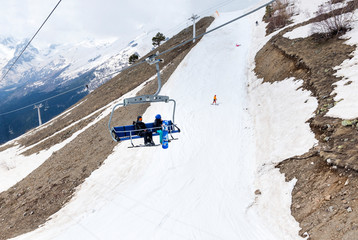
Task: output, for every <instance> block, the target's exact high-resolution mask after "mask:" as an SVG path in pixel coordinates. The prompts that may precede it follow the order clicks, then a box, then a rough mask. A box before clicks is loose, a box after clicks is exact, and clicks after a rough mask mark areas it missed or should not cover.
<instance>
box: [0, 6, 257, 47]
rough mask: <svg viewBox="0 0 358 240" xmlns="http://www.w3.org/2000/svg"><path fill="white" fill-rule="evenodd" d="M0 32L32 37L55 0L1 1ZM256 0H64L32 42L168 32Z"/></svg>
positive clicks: (4, 34) (18, 37)
mask: <svg viewBox="0 0 358 240" xmlns="http://www.w3.org/2000/svg"><path fill="white" fill-rule="evenodd" d="M0 2H1V8H0V28H1V31H0V35H1V36H13V37H14V38H16V39H23V38H31V37H32V36H33V35H34V33H35V32H36V31H37V29H38V28H39V27H40V25H41V24H42V23H43V21H44V20H45V19H46V17H47V16H48V15H49V13H50V12H51V10H52V9H53V8H54V7H55V6H56V4H57V3H58V2H59V0H0ZM258 2H259V0H151V1H148V0H131V1H129V0H126V1H124V0H62V1H61V3H60V4H59V6H58V7H57V9H56V10H55V12H54V13H53V14H52V16H51V17H50V19H49V20H48V21H47V23H46V24H45V25H44V27H43V28H42V30H41V31H40V33H39V34H38V35H37V37H36V38H35V40H34V41H33V42H32V43H33V44H34V45H46V44H53V43H65V42H68V43H73V42H80V41H83V40H88V39H94V40H106V39H112V40H113V39H118V38H121V39H124V40H125V41H127V40H128V41H129V40H131V39H133V38H134V37H136V36H138V35H139V34H140V33H142V32H145V31H146V32H150V31H160V32H163V33H164V35H166V36H170V35H172V34H175V33H176V32H178V31H179V30H181V29H183V28H184V27H186V26H188V21H187V19H188V18H189V17H190V16H191V14H192V13H195V14H199V15H200V16H207V15H211V14H212V13H214V12H215V11H216V10H218V11H227V10H228V9H230V10H231V9H235V10H237V9H243V8H246V7H249V6H252V5H254V4H256V3H258Z"/></svg>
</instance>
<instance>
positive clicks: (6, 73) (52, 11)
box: [0, 0, 62, 81]
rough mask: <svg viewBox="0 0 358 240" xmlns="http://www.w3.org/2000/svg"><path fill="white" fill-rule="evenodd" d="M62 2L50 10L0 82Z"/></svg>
mask: <svg viewBox="0 0 358 240" xmlns="http://www.w3.org/2000/svg"><path fill="white" fill-rule="evenodd" d="M61 1H62V0H59V1H58V3H57V4H56V6H55V7H54V8H53V9H52V11H51V12H50V14H49V15H48V16H47V18H46V19H45V21H44V22H43V23H42V24H41V26H40V27H39V29H38V30H37V31H36V33H35V34H34V35H33V36H32V38H31V39H30V41H29V42H28V43H27V44H26V46H25V47H24V49H22V51H21V52H20V54H19V56H17V58H16V59H15V61H14V62H13V63H12V64H11V66H10V67H9V69H8V70H7V71H6V73H5V74H4V76H3V77H2V78H1V80H0V81H2V80H4V79H5V77H6V76H7V74H8V73H9V72H10V70H11V69H12V68H13V67H14V65H15V64H16V62H17V61H18V60H19V58H20V57H21V55H22V54H23V53H24V52H25V50H26V48H27V47H28V46H29V45H30V43H31V42H32V40H33V39H34V38H35V37H36V35H37V34H38V33H39V32H40V30H41V28H42V27H43V26H44V25H45V23H46V22H47V20H48V19H49V18H50V16H51V15H52V13H53V12H54V11H55V9H56V8H57V6H58V5H59V4H60V2H61Z"/></svg>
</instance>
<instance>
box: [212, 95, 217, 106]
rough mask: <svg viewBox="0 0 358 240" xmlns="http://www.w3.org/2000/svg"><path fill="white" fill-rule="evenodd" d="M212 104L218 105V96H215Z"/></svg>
mask: <svg viewBox="0 0 358 240" xmlns="http://www.w3.org/2000/svg"><path fill="white" fill-rule="evenodd" d="M212 104H215V105H216V95H214V100H213V103H212Z"/></svg>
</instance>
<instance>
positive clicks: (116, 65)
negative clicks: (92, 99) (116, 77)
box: [0, 34, 151, 96]
mask: <svg viewBox="0 0 358 240" xmlns="http://www.w3.org/2000/svg"><path fill="white" fill-rule="evenodd" d="M28 41H29V40H28V39H25V40H22V41H18V40H15V39H14V38H12V37H6V38H5V37H2V38H0V67H1V68H2V71H1V73H0V77H1V78H2V77H3V76H4V75H5V74H6V73H7V71H8V70H9V68H10V67H11V66H12V64H13V63H14V61H15V60H16V58H17V57H18V56H19V54H20V53H21V51H22V50H23V49H24V47H25V46H26V44H27V43H28ZM123 46H125V47H123ZM150 48H151V41H150V36H149V35H148V34H143V35H141V36H139V37H137V38H136V39H135V40H133V41H131V42H130V43H128V44H126V43H123V42H122V41H121V40H116V41H111V42H110V41H106V42H105V41H94V40H86V41H83V42H80V43H77V44H75V45H66V44H65V45H49V47H47V48H44V49H39V48H36V47H35V45H32V44H30V45H29V46H28V47H27V49H26V51H25V52H24V53H23V54H22V56H21V57H20V58H19V59H18V60H17V62H16V64H15V65H14V66H13V67H12V69H11V70H10V71H9V72H8V73H7V75H6V76H5V78H4V79H3V81H1V82H0V89H4V88H8V87H11V88H12V89H14V87H15V89H16V90H17V91H18V90H19V87H21V90H22V91H21V94H22V95H26V94H27V93H29V92H32V91H46V92H48V91H51V90H53V89H56V88H58V87H59V86H64V85H69V84H72V83H73V82H72V81H74V80H76V79H78V78H80V77H81V76H82V75H85V74H86V75H87V78H88V79H87V83H88V85H89V86H90V88H91V89H94V88H96V87H98V86H99V85H100V84H102V83H103V82H105V81H106V80H108V78H110V76H108V75H109V74H110V73H111V72H114V71H118V70H119V69H121V68H122V67H124V66H127V64H128V58H129V56H130V55H132V54H133V53H138V54H139V55H140V56H141V55H142V54H145V53H146V52H148V51H149V50H150ZM88 74H89V75H90V76H88ZM18 95H19V94H17V96H18Z"/></svg>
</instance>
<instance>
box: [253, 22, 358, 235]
mask: <svg viewBox="0 0 358 240" xmlns="http://www.w3.org/2000/svg"><path fill="white" fill-rule="evenodd" d="M312 21H315V20H314V19H313V20H310V21H307V22H306V23H303V24H301V25H304V24H307V23H309V22H312ZM298 26H300V25H297V26H293V27H290V28H287V29H285V30H283V31H281V32H280V33H278V34H277V35H275V36H274V37H272V39H271V40H270V41H269V42H268V43H267V44H266V45H265V46H264V47H263V48H262V49H261V50H260V51H259V52H258V54H257V55H256V58H255V61H256V68H255V72H256V73H257V75H258V77H260V78H263V79H264V82H274V81H282V80H284V79H286V78H289V77H294V78H296V79H300V80H303V81H304V83H303V88H304V89H306V90H309V91H311V92H312V95H313V96H314V97H316V98H317V101H318V107H317V109H316V111H315V113H314V114H315V116H314V117H312V118H311V119H309V120H308V123H309V124H310V127H311V130H312V131H313V132H314V134H315V137H316V138H317V140H318V141H319V142H318V145H317V146H315V147H313V148H312V149H311V150H310V151H309V152H308V153H306V154H303V155H302V156H295V157H292V158H289V159H286V160H284V161H283V162H281V163H280V164H278V166H277V167H278V168H279V169H280V171H281V172H282V173H284V174H285V176H286V180H287V181H289V180H292V179H293V178H295V179H297V183H296V185H295V187H294V189H293V192H292V205H291V213H292V215H293V216H294V217H295V219H296V220H297V221H298V222H299V223H300V227H301V228H302V230H301V231H300V233H299V234H300V235H301V236H304V233H305V232H307V233H308V234H309V236H310V237H309V238H308V239H311V240H321V239H322V240H328V239H344V240H355V239H357V236H358V199H357V196H358V187H357V186H358V185H357V183H358V146H357V142H358V134H357V133H358V126H357V123H358V120H356V119H351V120H349V121H346V120H344V119H339V118H331V117H327V116H325V115H326V113H327V111H328V110H329V109H330V108H332V107H333V106H334V105H335V104H336V102H335V101H334V95H333V94H332V91H333V90H334V86H335V85H334V83H335V82H337V81H339V80H340V78H337V77H336V76H334V73H335V70H334V69H333V67H335V66H338V65H340V64H341V63H342V62H343V61H344V60H346V59H349V58H351V57H352V56H351V53H352V52H353V51H354V50H355V49H356V46H349V45H346V44H344V40H342V39H339V38H338V37H335V38H331V39H327V40H324V41H322V40H321V39H317V37H316V36H313V37H308V38H300V39H293V40H291V39H287V38H285V37H283V35H284V33H286V32H287V31H290V30H292V29H294V28H295V27H298Z"/></svg>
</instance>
